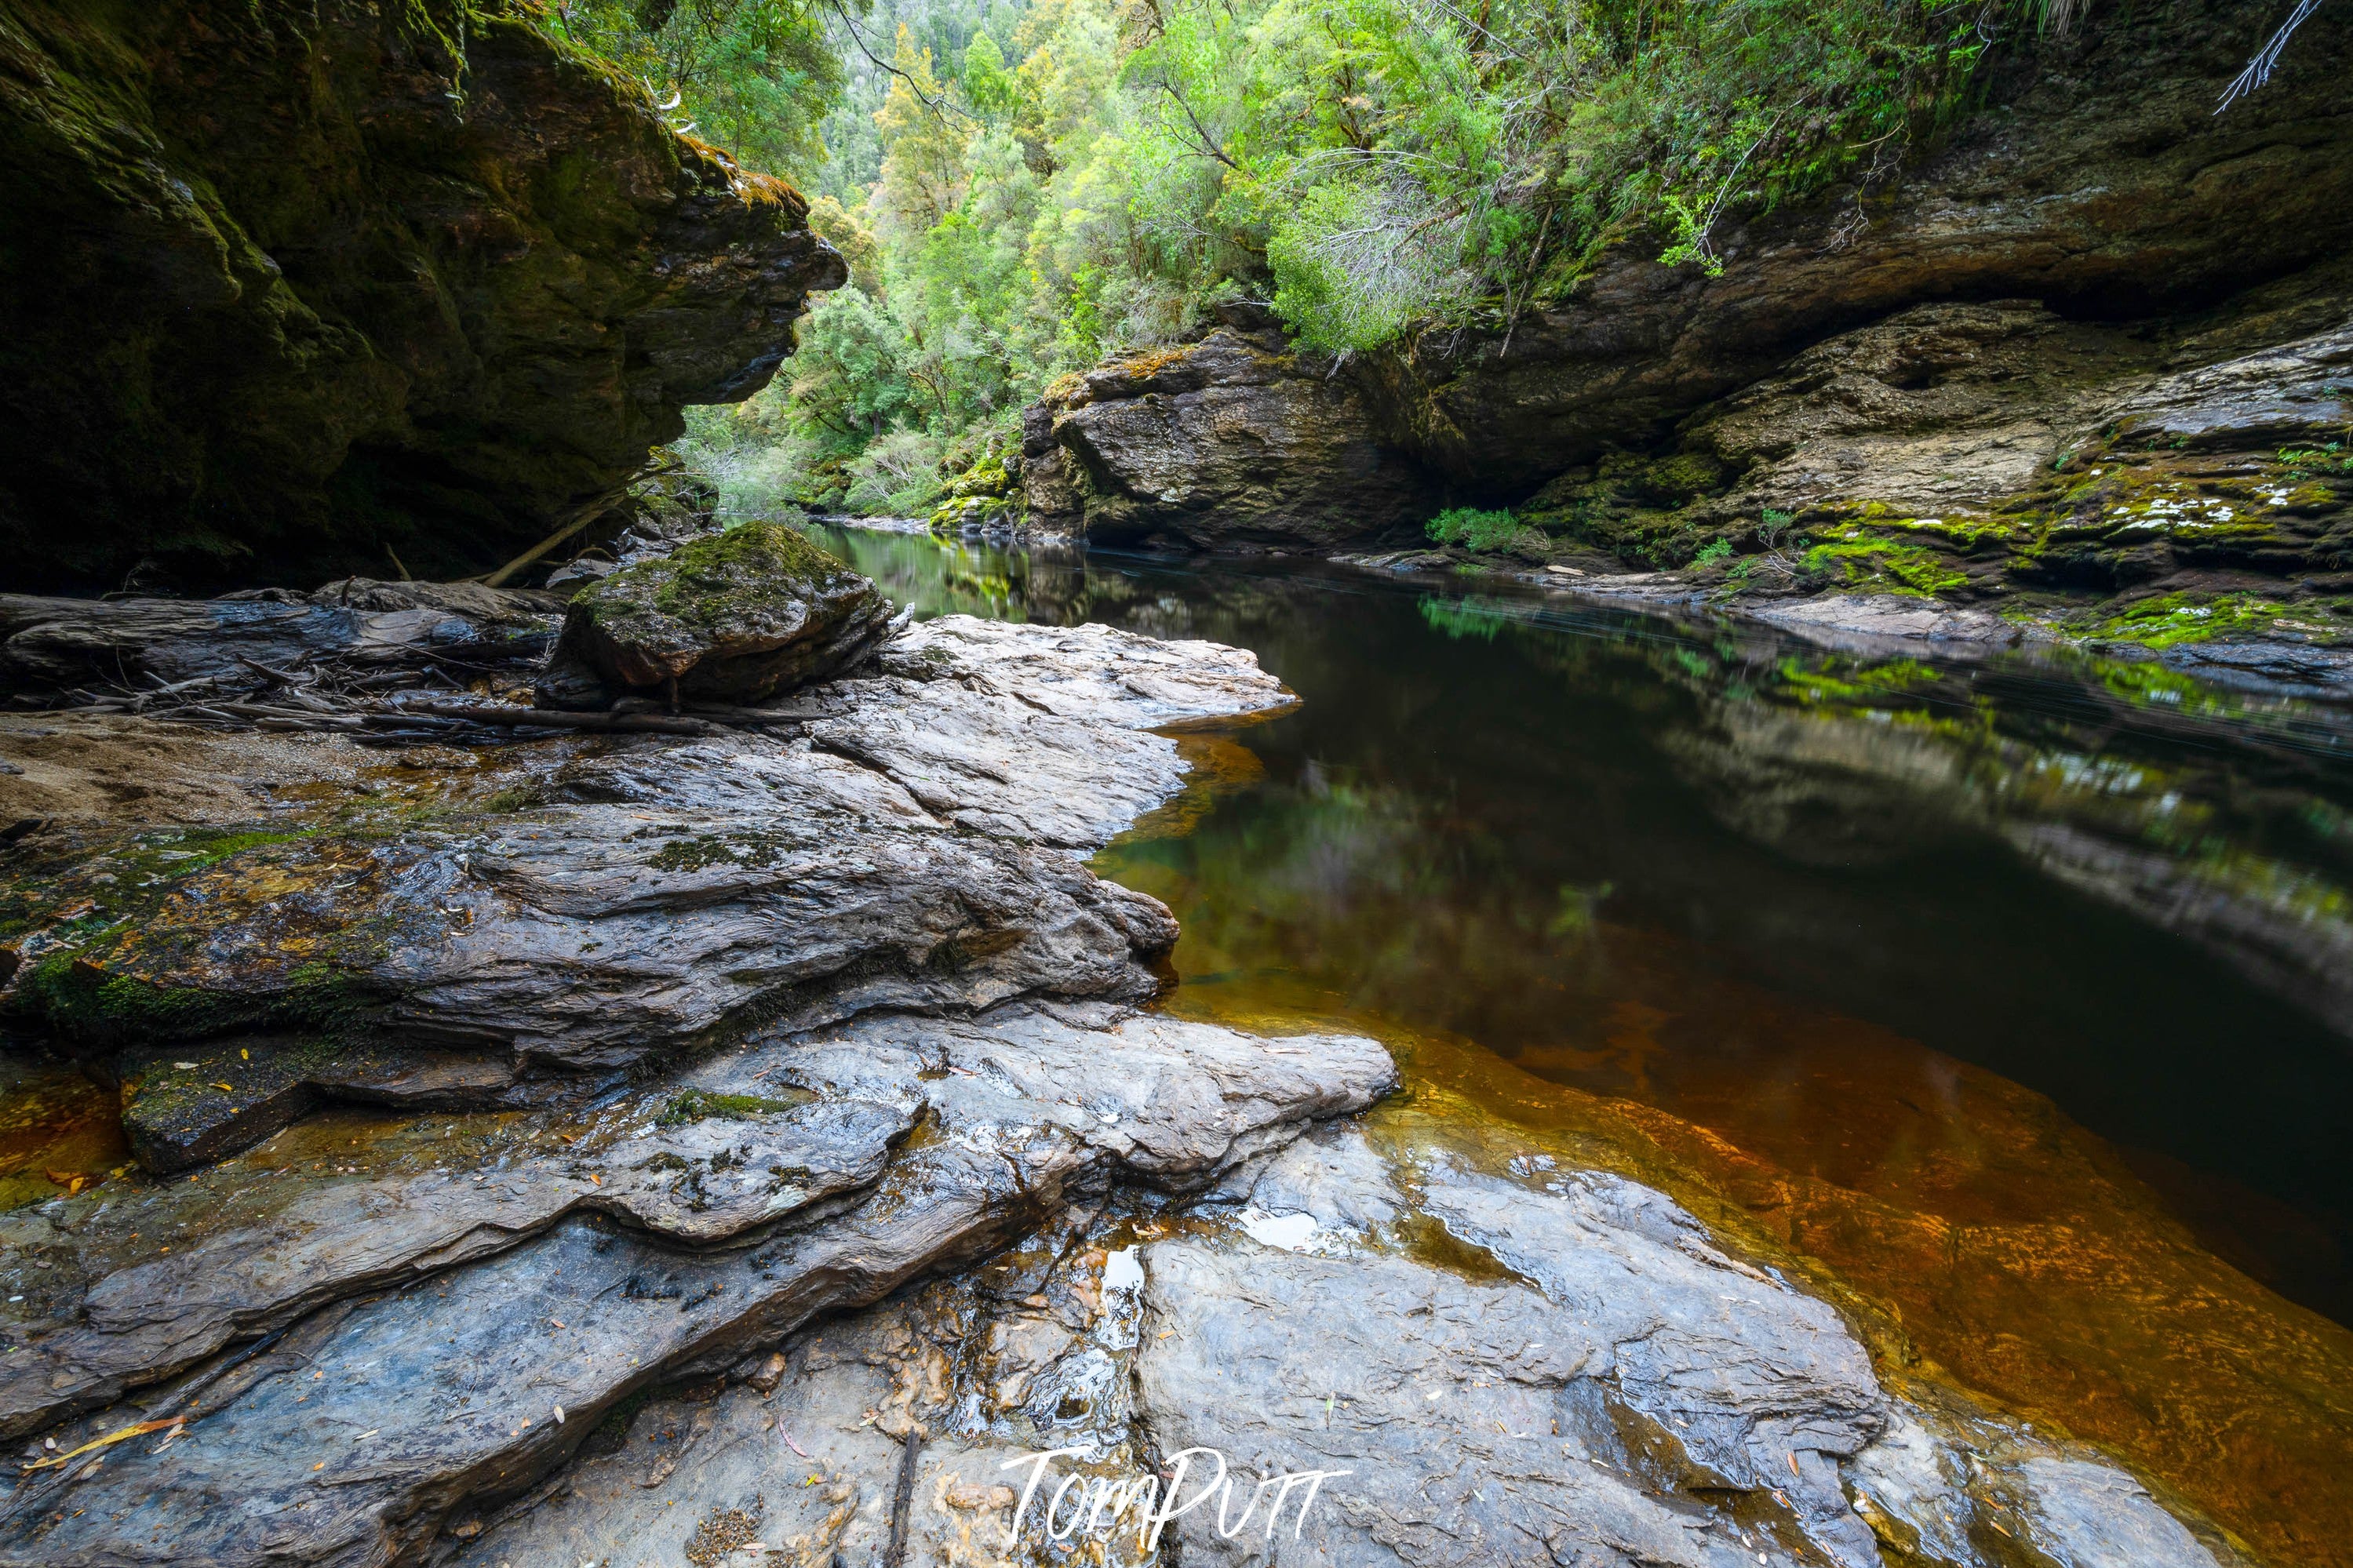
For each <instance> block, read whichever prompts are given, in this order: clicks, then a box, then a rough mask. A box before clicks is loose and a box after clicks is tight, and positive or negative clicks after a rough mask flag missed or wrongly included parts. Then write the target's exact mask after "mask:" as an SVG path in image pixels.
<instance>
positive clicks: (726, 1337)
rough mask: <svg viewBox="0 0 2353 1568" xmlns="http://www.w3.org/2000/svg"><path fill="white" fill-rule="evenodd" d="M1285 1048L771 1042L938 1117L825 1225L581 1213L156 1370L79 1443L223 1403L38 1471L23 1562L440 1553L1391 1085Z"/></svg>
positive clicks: (1122, 1028) (1306, 1045)
mask: <svg viewBox="0 0 2353 1568" xmlns="http://www.w3.org/2000/svg"><path fill="white" fill-rule="evenodd" d="M1265 1045H1266V1043H1265V1042H1262V1041H1258V1040H1255V1039H1252V1038H1250V1037H1246V1036H1240V1035H1235V1034H1233V1033H1231V1032H1230V1031H1227V1030H1222V1029H1216V1028H1212V1027H1210V1026H1201V1025H1184V1024H1175V1023H1171V1022H1168V1021H1166V1020H1157V1019H1149V1018H1141V1017H1128V1018H1122V1017H1120V1016H1118V1015H1117V1014H1116V1013H1115V1012H1111V1011H1106V1010H1102V1009H1094V1010H1087V1009H1081V1010H1078V1011H1076V1012H1071V1013H1068V1014H1066V1015H1065V1016H1055V1015H1054V1014H1052V1013H1050V1012H1046V1011H1039V1010H1017V1011H1015V1012H1013V1013H1009V1014H1005V1015H1001V1016H997V1017H995V1018H991V1019H987V1020H983V1021H977V1022H972V1023H962V1024H956V1023H939V1022H935V1021H931V1020H922V1019H912V1018H903V1017H901V1018H876V1019H869V1020H861V1021H860V1022H859V1023H857V1024H853V1025H851V1026H847V1027H845V1028H844V1029H842V1030H841V1031H839V1033H838V1034H834V1035H831V1036H828V1037H824V1038H809V1037H799V1038H794V1039H778V1040H775V1041H772V1042H771V1043H768V1044H765V1045H758V1046H754V1047H749V1048H747V1049H746V1050H745V1051H744V1052H743V1053H741V1054H740V1055H739V1056H738V1057H736V1058H733V1061H732V1063H731V1067H730V1069H729V1070H730V1071H731V1072H735V1073H741V1074H743V1075H744V1079H743V1081H749V1080H750V1079H751V1078H752V1077H753V1076H754V1075H759V1077H758V1081H760V1082H761V1083H762V1084H763V1085H765V1086H768V1089H769V1091H771V1092H773V1091H774V1089H776V1088H777V1087H788V1088H792V1089H800V1090H803V1091H805V1092H809V1093H814V1094H818V1095H820V1096H823V1095H828V1094H829V1093H830V1094H840V1093H843V1092H848V1091H849V1087H848V1086H849V1085H852V1084H854V1085H855V1086H857V1089H858V1090H859V1091H863V1092H868V1093H871V1092H872V1091H876V1090H881V1091H886V1092H891V1093H895V1094H897V1095H899V1096H902V1097H904V1099H903V1100H902V1102H901V1103H902V1106H904V1107H905V1108H908V1109H912V1108H913V1106H914V1105H916V1104H920V1105H921V1107H922V1108H923V1110H924V1112H925V1114H926V1115H927V1117H928V1125H929V1126H930V1128H931V1130H932V1131H931V1134H930V1135H929V1136H927V1137H925V1138H924V1139H922V1140H918V1141H913V1142H910V1143H909V1144H908V1145H907V1146H906V1147H905V1149H904V1150H902V1152H901V1153H900V1154H899V1156H898V1157H897V1158H896V1159H894V1160H893V1161H892V1164H891V1166H890V1168H889V1170H888V1171H887V1172H886V1173H884V1174H883V1176H882V1178H881V1182H880V1184H878V1185H877V1186H876V1187H875V1188H874V1189H873V1191H872V1194H871V1196H869V1197H867V1198H865V1199H864V1200H863V1201H862V1202H860V1203H859V1204H857V1205H855V1206H852V1207H850V1208H849V1209H848V1210H846V1211H844V1212H840V1213H839V1214H837V1215H833V1216H832V1217H827V1218H824V1222H823V1223H821V1224H816V1223H810V1224H802V1225H797V1226H796V1225H795V1224H792V1223H786V1225H784V1226H782V1227H781V1228H768V1229H765V1230H762V1231H758V1232H755V1233H753V1234H750V1235H747V1236H745V1237H743V1238H742V1242H743V1243H748V1244H739V1245H736V1246H733V1247H725V1248H721V1249H717V1250H710V1249H703V1250H692V1249H681V1248H680V1247H677V1246H675V1245H674V1244H671V1243H670V1242H668V1241H667V1240H666V1239H664V1238H661V1237H657V1236H655V1235H652V1234H649V1233H648V1232H645V1231H642V1230H639V1229H637V1228H635V1227H633V1226H621V1225H616V1224H615V1223H613V1222H612V1221H611V1220H609V1219H607V1218H606V1217H604V1216H603V1215H572V1216H571V1217H567V1218H565V1219H563V1220H561V1221H559V1222H558V1223H556V1224H555V1225H554V1227H553V1228H552V1229H549V1230H546V1231H544V1232H543V1233H541V1234H539V1235H537V1236H535V1237H531V1238H529V1239H526V1240H523V1241H522V1242H521V1243H520V1244H519V1245H515V1246H512V1247H508V1248H507V1249H506V1250H504V1251H501V1252H500V1253H499V1254H498V1255H497V1256H495V1257H494V1258H487V1259H484V1260H480V1261H478V1262H475V1263H474V1264H472V1265H471V1266H470V1267H466V1268H457V1269H454V1270H451V1271H448V1272H445V1273H441V1274H438V1275H437V1276H434V1277H432V1278H431V1279H427V1280H425V1281H423V1282H421V1283H419V1284H417V1285H414V1286H411V1287H409V1288H408V1289H402V1290H397V1291H395V1292H393V1293H391V1294H387V1295H382V1296H378V1297H375V1298H372V1299H370V1300H364V1301H360V1302H357V1303H354V1304H351V1305H349V1306H347V1307H345V1308H342V1309H338V1310H336V1311H335V1312H334V1313H333V1314H321V1315H315V1316H314V1317H313V1318H312V1319H311V1320H306V1321H305V1323H304V1324H303V1325H301V1326H299V1327H298V1330H297V1335H296V1336H290V1341H291V1338H293V1337H299V1336H301V1335H302V1334H304V1333H305V1332H307V1333H308V1334H309V1337H308V1338H304V1339H302V1340H301V1359H299V1360H296V1361H285V1360H283V1359H282V1358H281V1359H280V1360H278V1361H271V1360H270V1359H269V1357H267V1356H265V1357H260V1358H257V1359H258V1361H259V1363H263V1364H262V1365H261V1367H260V1370H259V1371H248V1372H247V1373H246V1374H245V1376H244V1377H243V1378H241V1379H240V1378H237V1377H236V1376H235V1375H234V1374H231V1375H230V1376H229V1377H227V1378H225V1379H224V1382H226V1383H227V1384H228V1385H229V1387H230V1389H231V1392H229V1393H227V1394H223V1393H222V1392H221V1391H220V1389H219V1388H218V1387H217V1386H213V1387H207V1386H206V1378H205V1374H204V1373H198V1374H196V1376H195V1379H194V1380H193V1382H192V1384H191V1385H190V1386H188V1387H186V1388H181V1387H175V1386H174V1385H172V1384H163V1385H158V1387H157V1388H156V1390H155V1391H154V1392H153V1393H152V1394H146V1395H142V1402H141V1404H140V1405H135V1406H129V1407H118V1408H117V1409H114V1410H110V1411H106V1412H101V1413H100V1415H97V1416H95V1417H93V1418H91V1419H90V1420H89V1421H87V1422H85V1423H83V1424H82V1426H81V1428H80V1429H79V1431H78V1432H75V1433H69V1434H65V1435H61V1436H60V1446H61V1447H66V1448H71V1447H75V1446H76V1444H75V1443H73V1442H67V1441H65V1440H64V1439H65V1436H77V1437H78V1440H87V1438H88V1437H89V1436H96V1435H100V1434H102V1433H104V1432H106V1431H110V1430H115V1429H119V1428H120V1427H121V1426H123V1425H125V1424H127V1423H129V1422H130V1421H132V1419H134V1418H136V1417H138V1416H140V1415H145V1416H146V1418H147V1419H168V1415H169V1414H170V1413H172V1412H174V1411H177V1410H181V1409H189V1408H193V1409H195V1410H197V1411H199V1412H201V1413H202V1415H201V1418H200V1419H197V1420H195V1422H194V1423H193V1424H192V1425H191V1426H190V1427H189V1428H188V1429H187V1433H186V1435H185V1436H182V1437H180V1438H177V1439H176V1440H174V1442H173V1443H171V1444H170V1445H169V1446H168V1447H165V1446H164V1445H162V1444H160V1443H159V1444H153V1445H150V1444H146V1443H140V1444H127V1445H121V1446H119V1447H114V1448H111V1449H109V1450H106V1451H104V1452H103V1453H102V1454H101V1455H100V1456H99V1457H100V1458H101V1459H102V1461H103V1462H102V1463H100V1464H97V1465H93V1464H91V1463H90V1461H89V1460H87V1459H81V1460H76V1461H74V1462H73V1463H72V1465H70V1466H69V1467H67V1468H63V1469H61V1470H60V1471H59V1472H58V1475H59V1476H60V1477H61V1478H62V1479H59V1480H57V1481H50V1480H48V1479H47V1478H46V1477H44V1478H43V1479H42V1481H41V1483H39V1484H40V1485H41V1486H42V1487H44V1488H51V1487H53V1488H56V1490H54V1491H51V1490H47V1489H44V1490H40V1491H37V1493H36V1494H34V1495H35V1496H36V1497H37V1499H38V1500H39V1501H38V1506H37V1507H28V1508H25V1509H22V1510H19V1512H18V1513H17V1515H16V1517H15V1518H14V1519H13V1520H12V1521H8V1522H7V1523H6V1524H5V1525H0V1530H5V1534H0V1563H31V1562H41V1563H122V1562H138V1561H171V1562H190V1561H221V1562H241V1561H259V1560H271V1561H282V1562H315V1563H326V1562H337V1563H343V1562H350V1563H382V1562H388V1561H390V1560H392V1559H394V1558H395V1557H396V1556H398V1555H400V1554H401V1553H403V1552H409V1551H415V1550H418V1549H421V1548H422V1546H423V1545H424V1543H425V1542H427V1541H429V1540H430V1539H431V1538H432V1537H433V1535H434V1534H435V1533H436V1531H438V1529H439V1528H440V1527H441V1526H442V1525H443V1524H444V1523H445V1522H446V1523H452V1524H455V1523H457V1522H459V1521H457V1520H456V1519H454V1518H453V1517H452V1516H453V1514H454V1513H456V1512H458V1511H459V1510H470V1511H473V1512H479V1511H480V1510H482V1509H485V1508H495V1507H496V1506H497V1505H498V1504H500V1503H501V1502H502V1501H505V1500H511V1499H513V1498H516V1497H519V1496H522V1495H523V1494H525V1493H526V1492H528V1491H529V1489H531V1487H532V1486H533V1485H534V1484H535V1483H536V1482H537V1481H538V1479H540V1478H541V1477H542V1476H543V1475H544V1474H546V1473H547V1472H548V1471H549V1470H550V1469H552V1468H554V1467H555V1466H557V1465H558V1464H560V1463H562V1462H563V1461H564V1460H565V1459H566V1458H569V1457H570V1456H571V1455H572V1454H573V1453H574V1451H575V1449H576V1448H577V1447H578V1446H579V1444H580V1442H581V1440H582V1439H583V1438H584V1437H586V1435H587V1433H588V1432H589V1431H590V1430H591V1429H593V1428H594V1427H595V1426H596V1424H597V1422H598V1421H599V1420H601V1418H602V1416H603V1415H604V1413H605V1412H606V1411H607V1410H608V1409H610V1408H612V1407H613V1406H614V1405H616V1404H617V1402H619V1401H620V1400H622V1399H624V1398H626V1397H627V1396H628V1395H629V1394H632V1393H635V1392H638V1391H639V1390H642V1389H646V1388H648V1387H649V1386H651V1385H653V1384H656V1383H659V1382H664V1381H669V1380H673V1379H676V1378H679V1377H682V1376H691V1375H695V1374H697V1373H702V1374H709V1373H719V1372H724V1371H725V1370H726V1369H727V1368H729V1367H730V1366H733V1365H734V1364H736V1363H738V1362H739V1361H741V1360H742V1359H743V1358H744V1356H745V1355H746V1354H747V1352H754V1351H757V1350H761V1349H763V1348H765V1347H769V1346H773V1345H775V1344H776V1342H778V1341H779V1340H780V1339H781V1338H782V1337H784V1336H785V1335H786V1334H789V1333H791V1332H792V1331H795V1330H797V1329H798V1328H799V1327H801V1326H802V1325H803V1324H805V1323H807V1322H808V1321H810V1320H811V1319H813V1318H814V1317H816V1316H818V1315H819V1314H821V1313H825V1312H828V1311H832V1310H839V1309H842V1308H847V1307H855V1306H860V1305H863V1304H865V1303H868V1302H871V1301H873V1300H876V1299H878V1298H879V1297H881V1296H882V1295H883V1294H885V1293H886V1292H888V1291H890V1290H891V1289H894V1288H895V1287H897V1286H899V1285H901V1284H902V1283H904V1282H905V1281H907V1280H908V1279H911V1278H913V1277H914V1276H916V1275H918V1274H921V1273H923V1272H926V1271H929V1270H932V1269H935V1268H942V1267H946V1266H950V1265H954V1264H957V1263H964V1262H968V1261H971V1260H972V1259H974V1258H976V1257H978V1256H981V1255H984V1254H986V1253H987V1252H989V1251H992V1250H995V1249H996V1248H997V1247H1002V1246H1004V1245H1005V1244H1006V1243H1007V1242H1008V1241H1010V1240H1012V1239H1014V1238H1015V1237H1018V1236H1019V1235H1021V1234H1022V1233H1024V1232H1026V1231H1028V1230H1029V1229H1031V1228H1032V1227H1034V1226H1037V1225H1038V1224H1039V1223H1041V1222H1043V1221H1046V1220H1049V1219H1050V1218H1052V1217H1053V1216H1054V1215H1056V1214H1058V1213H1059V1212H1060V1210H1061V1209H1062V1208H1063V1207H1064V1205H1067V1204H1068V1203H1069V1202H1070V1201H1071V1199H1072V1197H1074V1196H1075V1195H1077V1194H1082V1193H1087V1192H1102V1191H1103V1190H1105V1189H1106V1188H1107V1187H1110V1186H1113V1185H1116V1184H1135V1183H1142V1184H1146V1185H1150V1186H1157V1187H1166V1188H1171V1189H1176V1190H1184V1189H1186V1188H1188V1187H1199V1186H1201V1185H1205V1184H1208V1183H1210V1182H1213V1181H1215V1180H1216V1179H1217V1178H1218V1177H1219V1175H1220V1174H1222V1173H1225V1172H1226V1171H1229V1170H1230V1169H1231V1168H1232V1167H1233V1166H1234V1165H1235V1164H1237V1163H1240V1161H1242V1160H1244V1159H1247V1158H1249V1157H1250V1156H1252V1155H1254V1154H1258V1153H1261V1152H1265V1151H1266V1150H1268V1149H1270V1148H1272V1147H1275V1146H1279V1145H1280V1143H1282V1142H1283V1141H1285V1140H1287V1139H1288V1138H1290V1137H1292V1136H1293V1135H1295V1132H1296V1131H1297V1129H1298V1128H1299V1126H1300V1125H1301V1124H1302V1123H1303V1122H1304V1121H1307V1120H1309V1119H1311V1118H1314V1117H1317V1116H1324V1115H1334V1114H1340V1113H1344V1112H1345V1111H1348V1110H1358V1109H1361V1108H1363V1107H1364V1106H1366V1105H1367V1104H1369V1103H1371V1101H1372V1100H1375V1099H1377V1097H1378V1096H1380V1095H1381V1094H1382V1093H1384V1092H1386V1091H1387V1090H1388V1088H1389V1087H1390V1086H1391V1085H1392V1084H1393V1082H1394V1081H1395V1072H1394V1068H1392V1067H1391V1066H1390V1064H1389V1061H1388V1056H1387V1055H1386V1053H1384V1052H1383V1051H1382V1050H1381V1049H1380V1047H1377V1046H1376V1045H1374V1044H1373V1043H1372V1042H1370V1041H1366V1040H1358V1039H1351V1038H1346V1037H1314V1038H1312V1039H1309V1040H1303V1041H1286V1042H1284V1045H1285V1047H1286V1048H1287V1049H1288V1050H1290V1051H1293V1052H1295V1053H1296V1054H1289V1055H1286V1054H1277V1053H1275V1052H1272V1051H1270V1050H1268V1049H1266V1048H1265ZM812 1217H813V1218H815V1217H818V1216H812ZM330 1317H331V1318H332V1321H326V1320H327V1319H329V1318H330ZM559 1406H560V1407H561V1408H562V1410H563V1412H564V1415H563V1419H561V1420H559V1419H557V1417H556V1415H555V1412H556V1410H557V1408H558V1407H559ZM151 1413H152V1414H151ZM157 1447H163V1448H164V1452H161V1453H158V1452H154V1451H152V1450H153V1448H157ZM68 1495H70V1497H71V1503H70V1505H69V1506H63V1500H64V1499H65V1498H66V1497H67V1496H68ZM76 1509H78V1510H80V1511H79V1512H78V1513H77V1512H74V1511H72V1510H76Z"/></svg>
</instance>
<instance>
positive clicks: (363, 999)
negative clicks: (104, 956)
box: [17, 952, 385, 1042]
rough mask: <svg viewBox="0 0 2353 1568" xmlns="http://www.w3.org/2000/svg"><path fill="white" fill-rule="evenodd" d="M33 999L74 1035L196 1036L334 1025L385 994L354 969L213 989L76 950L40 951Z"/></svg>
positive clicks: (27, 992) (27, 983)
mask: <svg viewBox="0 0 2353 1568" xmlns="http://www.w3.org/2000/svg"><path fill="white" fill-rule="evenodd" d="M17 996H18V1002H17V1005H19V1006H29V1007H30V1008H31V1009H32V1010H33V1011H35V1012H36V1013H37V1015H38V1016H41V1017H43V1018H44V1019H46V1020H47V1022H48V1023H49V1024H50V1025H52V1026H55V1027H56V1028H58V1030H60V1031H61V1032H63V1033H65V1034H67V1035H69V1036H70V1037H74V1038H77V1039H87V1040H101V1041H109V1042H120V1041H141V1040H184V1039H199V1038H202V1037H205V1036H207V1035H219V1034H226V1033H227V1032H228V1031H230V1030H232V1029H246V1028H255V1027H259V1026H263V1025H269V1026H280V1027H282V1026H297V1027H304V1028H314V1029H327V1030H335V1029H340V1028H343V1027H344V1026H348V1025H349V1024H351V1023H353V1021H355V1020H356V1019H357V1018H358V1017H359V1016H361V1015H362V1014H364V1012H366V1011H367V1010H368V1009H369V1008H371V1007H373V1006H375V1005H377V1004H379V1003H381V1002H382V1001H383V1000H384V999H385V998H384V996H383V995H382V994H380V993H378V992H377V991H376V990H375V988H373V987H371V986H369V985H367V984H364V983H363V982H362V981H360V980H359V979H358V978H357V977H355V976H354V975H353V974H352V973H350V972H349V971H347V970H345V969H343V968H342V967H340V966H338V965H334V964H331V963H306V964H303V965H301V967H299V968H297V969H296V970H294V971H293V972H292V973H290V974H289V975H288V976H287V977H286V978H285V980H284V981H283V982H281V983H280V984H274V985H271V986H270V987H269V989H267V990H253V991H234V992H224V991H209V990H205V989H201V988H199V987H195V986H184V985H164V984H156V983H155V982H153V981H148V980H142V979H141V978H139V977H137V976H136V975H131V974H119V973H108V972H107V971H106V970H105V969H103V968H101V967H100V966H99V965H97V964H94V963H90V962H88V961H86V960H85V959H83V958H82V957H81V956H80V954H79V952H51V953H47V954H44V955H43V956H42V958H41V959H40V960H39V962H37V963H35V964H34V966H33V967H32V969H31V971H30V972H29V973H26V975H25V976H24V977H23V978H22V979H21V980H20V981H19V982H18V984H17Z"/></svg>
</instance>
